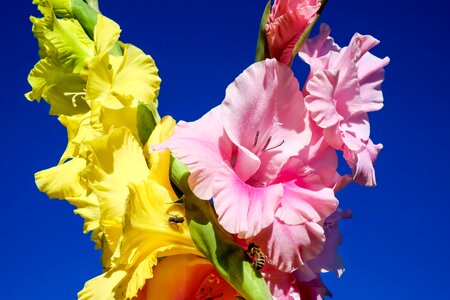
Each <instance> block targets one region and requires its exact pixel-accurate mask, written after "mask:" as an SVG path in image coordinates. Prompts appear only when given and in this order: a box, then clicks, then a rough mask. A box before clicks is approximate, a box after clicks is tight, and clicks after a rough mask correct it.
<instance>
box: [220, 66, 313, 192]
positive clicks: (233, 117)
mask: <svg viewBox="0 0 450 300" xmlns="http://www.w3.org/2000/svg"><path fill="white" fill-rule="evenodd" d="M221 108H222V116H223V118H222V119H223V122H224V128H225V131H226V133H227V135H228V136H229V138H230V139H231V140H232V141H233V143H234V144H236V145H237V146H238V147H239V148H246V149H248V150H250V151H251V152H253V153H254V154H256V155H257V156H258V157H259V158H260V160H261V165H260V167H259V170H258V171H257V173H256V174H255V175H254V176H253V178H252V179H253V181H254V182H252V184H253V185H255V186H263V185H265V184H266V183H269V182H270V181H271V180H273V179H274V178H275V177H276V175H277V174H278V172H279V170H280V168H281V166H282V165H283V164H284V162H285V161H286V160H287V159H288V158H289V157H290V156H293V155H296V154H298V153H299V151H300V150H301V149H302V148H303V147H305V146H306V145H308V144H309V142H310V139H311V131H310V130H305V126H306V121H307V114H306V109H305V107H304V104H303V96H302V94H301V92H300V91H299V84H298V81H297V79H295V77H294V75H293V73H292V71H291V69H290V68H289V67H287V66H285V65H282V64H280V63H278V62H277V61H276V60H275V59H270V60H269V59H268V60H265V61H261V62H258V63H255V64H253V65H251V66H250V67H249V68H247V69H246V70H245V71H244V72H243V73H242V74H241V75H239V76H238V77H237V78H236V80H235V81H234V82H233V83H232V84H230V85H229V86H228V88H227V91H226V97H225V100H224V101H223V103H222V106H221ZM240 168H245V165H244V166H240ZM244 180H245V179H244Z"/></svg>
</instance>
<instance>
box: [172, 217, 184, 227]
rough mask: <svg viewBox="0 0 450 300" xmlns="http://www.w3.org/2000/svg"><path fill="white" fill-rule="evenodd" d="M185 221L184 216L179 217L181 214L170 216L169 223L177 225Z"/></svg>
mask: <svg viewBox="0 0 450 300" xmlns="http://www.w3.org/2000/svg"><path fill="white" fill-rule="evenodd" d="M183 222H184V217H179V216H172V215H170V216H169V224H170V225H177V224H181V223H183Z"/></svg>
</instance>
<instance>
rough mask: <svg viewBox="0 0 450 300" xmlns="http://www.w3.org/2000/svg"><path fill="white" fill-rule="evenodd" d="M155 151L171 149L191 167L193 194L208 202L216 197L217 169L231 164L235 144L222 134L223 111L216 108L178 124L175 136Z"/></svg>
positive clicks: (155, 147) (190, 179)
mask: <svg viewBox="0 0 450 300" xmlns="http://www.w3.org/2000/svg"><path fill="white" fill-rule="evenodd" d="M153 149H154V150H156V151H158V150H163V149H170V150H171V151H172V153H173V155H174V156H175V157H176V158H177V159H179V160H180V161H181V162H183V163H184V164H186V165H187V166H188V167H189V169H190V171H191V175H190V176H189V185H190V187H191V189H192V191H193V192H194V194H195V195H197V197H199V198H201V199H204V200H209V199H211V197H212V196H213V183H214V177H215V173H216V169H217V168H220V167H221V166H222V164H223V162H224V161H230V160H231V154H232V143H231V141H230V140H229V138H228V137H227V135H226V133H225V132H224V130H223V127H222V124H221V114H220V109H219V108H218V107H216V108H213V109H212V110H211V111H209V112H208V113H207V114H205V115H204V116H203V117H202V118H200V119H199V120H197V121H195V122H190V123H186V122H179V123H178V126H177V127H176V128H175V130H174V133H173V135H172V136H171V137H170V138H169V139H168V140H166V141H165V142H164V143H162V144H160V145H157V146H154V147H153Z"/></svg>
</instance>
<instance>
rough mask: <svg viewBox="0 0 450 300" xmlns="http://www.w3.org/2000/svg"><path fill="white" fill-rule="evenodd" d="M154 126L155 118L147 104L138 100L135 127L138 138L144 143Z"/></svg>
mask: <svg viewBox="0 0 450 300" xmlns="http://www.w3.org/2000/svg"><path fill="white" fill-rule="evenodd" d="M155 127H156V120H155V118H154V117H153V114H152V110H151V108H150V107H149V105H148V104H145V103H142V102H140V103H139V104H138V107H137V129H138V135H139V140H140V141H141V144H142V145H145V144H146V143H147V141H148V139H149V137H150V134H151V133H152V132H153V130H154V129H155Z"/></svg>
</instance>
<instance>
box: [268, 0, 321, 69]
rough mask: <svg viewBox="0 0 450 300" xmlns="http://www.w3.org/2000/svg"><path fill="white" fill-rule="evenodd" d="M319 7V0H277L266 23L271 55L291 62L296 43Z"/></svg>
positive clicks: (284, 61) (282, 61) (285, 61)
mask: <svg viewBox="0 0 450 300" xmlns="http://www.w3.org/2000/svg"><path fill="white" fill-rule="evenodd" d="M319 8H320V1H319V0H275V3H274V4H273V7H272V10H271V12H270V16H269V19H268V22H267V25H266V37H267V42H268V46H269V51H270V55H271V57H274V58H276V59H278V60H279V61H280V62H281V63H284V64H287V63H289V61H290V60H291V55H292V51H293V49H294V46H295V44H296V43H297V41H298V39H299V37H300V36H301V35H302V33H303V32H304V31H305V29H306V27H308V25H309V24H310V23H311V22H312V21H313V20H314V18H315V17H316V14H317V11H318V10H319Z"/></svg>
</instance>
